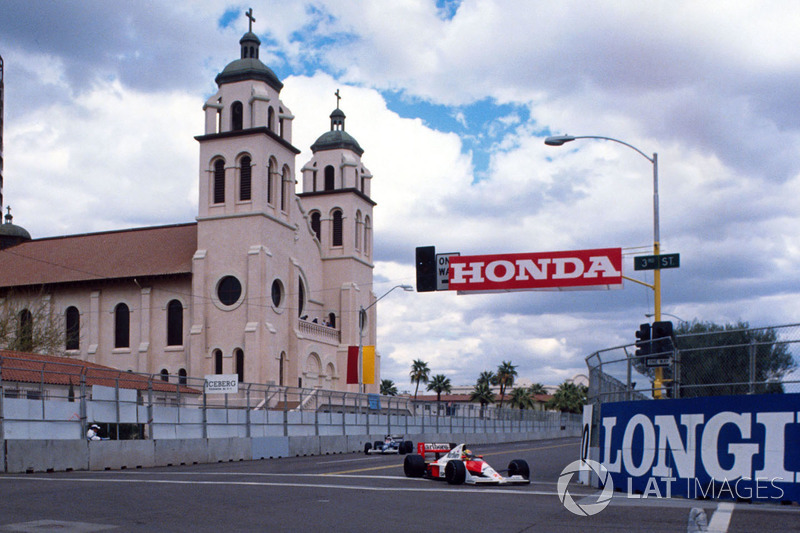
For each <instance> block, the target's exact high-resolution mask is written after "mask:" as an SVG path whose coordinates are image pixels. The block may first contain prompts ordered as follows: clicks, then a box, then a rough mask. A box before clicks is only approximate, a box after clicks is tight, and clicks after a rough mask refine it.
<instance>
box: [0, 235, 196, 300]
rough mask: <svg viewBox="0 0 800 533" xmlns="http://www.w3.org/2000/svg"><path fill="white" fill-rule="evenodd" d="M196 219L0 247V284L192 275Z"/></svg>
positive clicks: (14, 285) (20, 284)
mask: <svg viewBox="0 0 800 533" xmlns="http://www.w3.org/2000/svg"><path fill="white" fill-rule="evenodd" d="M196 250H197V224H196V223H194V222H192V223H188V224H175V225H171V226H157V227H151V228H137V229H130V230H121V231H109V232H103V233H87V234H82V235H67V236H63V237H50V238H45V239H36V240H33V241H28V242H26V243H22V244H19V245H17V246H13V247H11V248H7V249H5V250H1V251H0V287H23V286H28V285H41V284H45V283H70V282H76V281H89V280H99V279H119V278H131V277H145V276H161V275H170V274H190V273H191V272H192V257H193V256H194V253H195V251H196Z"/></svg>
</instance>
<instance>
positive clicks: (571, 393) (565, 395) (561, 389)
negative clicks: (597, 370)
mask: <svg viewBox="0 0 800 533" xmlns="http://www.w3.org/2000/svg"><path fill="white" fill-rule="evenodd" d="M588 392H589V391H588V389H587V388H586V387H585V386H584V385H576V384H575V383H570V382H568V381H565V382H564V383H562V384H561V385H559V386H558V390H556V392H555V394H553V397H552V398H551V399H550V400H549V401H548V402H547V408H548V409H555V410H557V411H561V412H562V413H581V412H582V411H583V406H584V405H585V404H586V394H587V393H588Z"/></svg>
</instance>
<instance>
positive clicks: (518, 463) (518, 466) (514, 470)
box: [508, 459, 531, 479]
mask: <svg viewBox="0 0 800 533" xmlns="http://www.w3.org/2000/svg"><path fill="white" fill-rule="evenodd" d="M508 475H509V476H522V477H523V478H525V479H530V478H531V469H530V468H529V467H528V462H527V461H525V460H523V459H514V460H513V461H511V462H510V463H508Z"/></svg>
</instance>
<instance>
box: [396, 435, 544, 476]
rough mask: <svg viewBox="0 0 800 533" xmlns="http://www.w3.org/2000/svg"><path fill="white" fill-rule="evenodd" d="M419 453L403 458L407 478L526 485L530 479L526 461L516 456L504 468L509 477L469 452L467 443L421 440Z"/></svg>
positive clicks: (418, 446) (418, 447) (480, 457)
mask: <svg viewBox="0 0 800 533" xmlns="http://www.w3.org/2000/svg"><path fill="white" fill-rule="evenodd" d="M417 452H418V453H416V454H412V455H407V456H406V458H405V460H404V461H403V472H405V475H406V477H426V478H430V479H444V480H446V481H447V482H448V483H450V484H451V485H461V484H462V483H468V484H470V485H484V484H487V485H504V484H520V485H524V484H528V483H530V482H531V480H530V478H531V471H530V468H528V463H527V462H526V461H524V460H522V459H514V460H513V461H511V462H510V463H508V469H507V470H505V471H502V472H506V473H507V474H508V476H503V475H501V474H500V473H499V472H498V471H497V470H495V469H494V468H492V467H491V466H489V463H487V462H486V461H484V460H483V457H482V456H480V455H474V454H473V453H472V452H470V451H469V450H468V449H467V445H466V444H458V445H455V444H434V443H422V442H420V443H418V444H417ZM426 455H433V458H432V459H430V460H426V458H425V456H426Z"/></svg>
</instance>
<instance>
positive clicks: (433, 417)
mask: <svg viewBox="0 0 800 533" xmlns="http://www.w3.org/2000/svg"><path fill="white" fill-rule="evenodd" d="M93 424H97V425H99V426H100V435H101V436H102V437H104V438H111V439H182V438H214V437H259V436H313V435H317V436H318V435H348V434H380V433H385V434H393V433H398V434H400V433H402V434H414V433H426V432H429V433H440V432H448V433H453V432H457V433H487V432H536V431H539V430H552V429H564V428H569V429H574V428H575V427H580V419H579V416H578V415H574V414H569V413H560V412H554V411H537V410H527V409H524V410H523V409H510V408H498V407H497V406H494V405H479V404H474V403H452V402H430V401H426V402H415V401H414V400H413V398H409V397H404V396H385V395H377V394H362V393H353V392H342V391H332V390H323V389H317V388H314V389H308V388H296V387H285V386H278V385H272V384H260V383H238V386H237V391H236V392H228V393H212V392H206V387H205V379H204V378H196V377H190V376H170V375H162V374H156V375H151V374H138V373H132V372H120V371H116V370H112V369H108V368H105V367H99V366H92V367H90V366H87V365H82V364H77V363H75V364H72V363H71V362H69V361H67V362H64V361H59V362H58V363H54V362H53V361H39V362H37V361H33V360H30V359H25V358H21V357H13V356H3V355H0V440H3V439H75V438H84V437H85V435H86V432H87V429H88V428H89V427H90V426H91V425H93Z"/></svg>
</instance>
